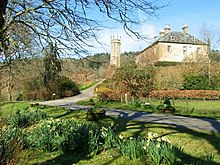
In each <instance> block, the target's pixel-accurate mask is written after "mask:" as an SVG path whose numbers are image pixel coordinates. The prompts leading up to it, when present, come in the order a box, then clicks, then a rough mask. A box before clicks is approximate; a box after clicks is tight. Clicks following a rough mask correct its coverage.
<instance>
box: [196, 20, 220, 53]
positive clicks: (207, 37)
mask: <svg viewBox="0 0 220 165" xmlns="http://www.w3.org/2000/svg"><path fill="white" fill-rule="evenodd" d="M199 33H200V36H201V39H202V40H203V41H204V42H205V43H206V44H208V46H209V49H210V51H211V50H212V49H214V48H215V46H216V44H217V42H216V36H217V32H216V30H215V28H214V26H209V25H207V24H205V23H203V24H202V25H201V26H200V29H199Z"/></svg>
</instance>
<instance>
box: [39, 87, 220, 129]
mask: <svg viewBox="0 0 220 165" xmlns="http://www.w3.org/2000/svg"><path fill="white" fill-rule="evenodd" d="M94 88H95V87H91V88H89V89H87V90H84V91H83V92H82V93H81V94H79V95H77V96H74V97H68V98H64V99H59V100H52V101H45V102H41V103H40V104H43V105H50V106H60V107H65V108H70V109H72V110H79V109H80V110H88V109H89V107H86V106H81V105H78V104H77V102H78V101H80V100H88V99H90V98H92V97H93V91H94ZM106 115H107V116H115V117H123V118H127V119H131V120H137V121H142V122H150V123H160V124H168V125H174V126H177V127H183V128H184V127H186V128H189V129H193V130H203V131H210V132H218V133H220V120H213V119H207V118H190V117H183V116H174V115H171V114H154V113H147V112H136V111H128V110H116V109H115V110H114V109H106Z"/></svg>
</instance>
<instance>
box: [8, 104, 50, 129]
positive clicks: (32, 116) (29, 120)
mask: <svg viewBox="0 0 220 165" xmlns="http://www.w3.org/2000/svg"><path fill="white" fill-rule="evenodd" d="M46 118H47V114H46V113H45V112H43V111H41V110H38V109H37V110H35V109H31V108H26V109H22V110H16V111H15V113H14V114H13V115H12V116H11V117H10V119H9V122H8V124H10V125H12V126H13V127H27V126H30V125H31V124H34V123H36V122H37V121H39V120H41V119H46Z"/></svg>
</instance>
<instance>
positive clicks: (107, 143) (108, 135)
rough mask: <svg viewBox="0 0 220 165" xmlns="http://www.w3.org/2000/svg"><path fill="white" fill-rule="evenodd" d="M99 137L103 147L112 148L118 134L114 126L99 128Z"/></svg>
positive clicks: (116, 142)
mask: <svg viewBox="0 0 220 165" xmlns="http://www.w3.org/2000/svg"><path fill="white" fill-rule="evenodd" d="M101 137H102V139H103V141H104V144H103V147H104V149H110V148H114V147H116V146H117V144H118V136H117V133H116V130H115V128H111V127H110V128H106V127H102V128H101Z"/></svg>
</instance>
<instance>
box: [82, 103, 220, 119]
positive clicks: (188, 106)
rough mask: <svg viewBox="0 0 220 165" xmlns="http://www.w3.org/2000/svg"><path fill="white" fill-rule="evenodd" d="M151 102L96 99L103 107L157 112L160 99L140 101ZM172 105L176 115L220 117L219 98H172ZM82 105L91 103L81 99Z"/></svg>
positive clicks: (97, 104)
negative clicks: (146, 103)
mask: <svg viewBox="0 0 220 165" xmlns="http://www.w3.org/2000/svg"><path fill="white" fill-rule="evenodd" d="M140 102H142V103H144V102H150V105H151V106H140V105H138V104H137V105H136V104H132V103H128V104H127V105H126V104H125V103H123V102H113V101H111V102H99V101H95V105H96V106H99V107H103V108H110V109H125V110H135V111H145V112H156V113H159V111H158V110H157V109H156V107H157V106H158V105H160V101H159V100H156V99H151V100H150V101H149V100H147V101H140ZM171 103H172V106H174V107H175V109H176V110H175V112H174V115H181V116H189V117H206V118H213V119H220V102H219V100H207V101H203V100H174V104H173V101H172V100H171ZM79 104H81V105H90V104H91V103H90V102H89V101H80V102H79Z"/></svg>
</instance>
